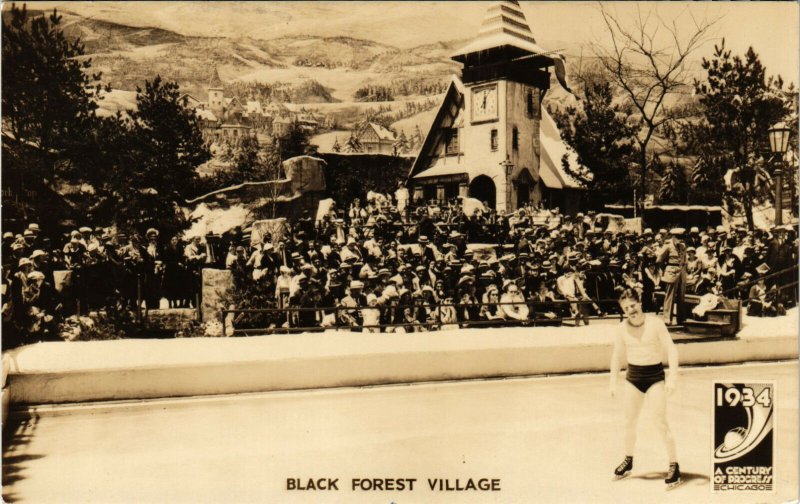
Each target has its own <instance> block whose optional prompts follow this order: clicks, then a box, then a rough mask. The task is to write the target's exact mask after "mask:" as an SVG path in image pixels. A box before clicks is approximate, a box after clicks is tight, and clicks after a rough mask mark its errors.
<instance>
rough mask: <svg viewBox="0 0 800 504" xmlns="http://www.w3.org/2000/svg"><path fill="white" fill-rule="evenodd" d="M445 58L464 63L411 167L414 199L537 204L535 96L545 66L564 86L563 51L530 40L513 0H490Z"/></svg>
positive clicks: (542, 187)
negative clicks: (477, 23)
mask: <svg viewBox="0 0 800 504" xmlns="http://www.w3.org/2000/svg"><path fill="white" fill-rule="evenodd" d="M452 59H453V60H455V61H458V62H459V63H462V64H463V69H462V72H461V76H460V78H458V77H454V78H453V82H452V83H451V86H450V89H448V92H447V95H446V96H445V103H443V104H442V107H441V108H440V110H439V113H438V114H437V117H436V119H435V120H434V124H433V126H432V128H431V131H430V132H429V134H428V137H426V140H425V143H424V144H423V149H422V151H421V152H420V155H419V157H418V158H417V161H416V162H415V164H414V166H413V167H412V172H411V177H410V180H409V182H410V185H411V186H413V189H414V192H413V193H412V194H413V196H414V199H415V200H424V201H428V200H431V199H435V200H442V199H448V198H451V197H453V196H465V197H472V198H477V199H479V200H481V201H484V202H486V203H488V204H489V206H491V207H493V208H495V209H496V210H497V211H498V212H499V211H501V210H502V211H505V212H510V211H513V210H515V209H517V208H519V207H522V206H526V205H527V204H528V203H533V204H535V205H537V206H538V205H539V203H540V202H541V201H542V198H543V195H544V192H545V191H546V190H547V186H548V185H550V184H547V182H548V180H549V179H550V177H547V175H546V174H541V173H540V167H541V163H540V159H541V157H542V152H541V142H540V134H541V132H540V127H541V121H542V112H543V111H542V106H541V103H542V98H543V97H544V95H545V93H546V92H547V90H548V89H549V87H550V70H549V69H550V67H556V76H557V77H558V78H559V81H560V82H562V85H563V86H564V87H566V85H565V84H564V82H563V70H564V66H563V65H564V61H563V58H562V57H561V56H560V55H559V54H557V53H555V52H553V51H549V52H548V51H546V50H544V49H543V48H541V47H540V46H539V45H537V43H536V40H535V39H534V37H533V33H532V32H531V29H530V27H529V26H528V23H527V20H526V18H525V14H524V13H523V12H522V9H521V8H520V6H519V3H518V2H517V1H509V0H505V1H498V2H494V3H492V4H490V6H489V8H488V10H487V13H486V16H485V18H484V20H483V23H482V24H481V27H480V29H479V31H478V34H477V36H476V37H475V39H474V40H473V41H472V42H470V43H469V44H468V45H467V46H466V47H464V48H462V49H460V50H459V51H457V52H456V53H455V54H454V55H453V56H452ZM545 114H546V112H545ZM559 141H560V139H559ZM557 162H558V163H560V159H559V160H558V161H557ZM543 175H545V176H544V178H545V181H544V183H543V182H542V179H543ZM558 189H562V187H559V188H558Z"/></svg>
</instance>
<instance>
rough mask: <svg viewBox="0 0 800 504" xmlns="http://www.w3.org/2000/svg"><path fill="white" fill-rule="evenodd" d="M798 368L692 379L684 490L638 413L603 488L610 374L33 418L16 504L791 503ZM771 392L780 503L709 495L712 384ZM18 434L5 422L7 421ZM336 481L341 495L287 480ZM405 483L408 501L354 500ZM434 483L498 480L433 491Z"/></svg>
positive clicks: (614, 419)
mask: <svg viewBox="0 0 800 504" xmlns="http://www.w3.org/2000/svg"><path fill="white" fill-rule="evenodd" d="M797 372H798V366H797V362H796V361H794V362H786V363H774V364H745V365H736V366H725V367H708V368H690V369H685V370H683V372H682V375H681V377H680V381H679V387H678V389H677V391H676V392H675V393H674V395H673V396H671V397H670V399H669V412H668V416H669V421H670V423H671V426H672V431H673V433H674V436H675V438H676V441H677V446H678V456H679V460H680V462H681V469H682V472H683V474H684V480H685V483H684V485H683V486H681V487H679V488H677V489H675V490H673V491H672V492H665V490H664V483H663V478H664V474H665V472H666V469H667V459H666V455H665V452H664V449H663V447H662V445H661V443H660V441H659V440H658V438H657V437H655V436H656V432H655V431H654V429H653V425H652V421H651V418H652V417H651V416H650V415H651V413H650V409H649V408H648V407H647V405H645V410H644V411H643V413H642V417H641V422H640V430H639V443H638V444H637V448H636V451H635V452H634V455H635V464H634V470H633V473H632V475H631V476H630V477H629V478H628V479H626V480H623V481H618V482H612V481H611V473H612V471H613V468H614V467H616V465H617V464H618V463H619V462H620V460H621V459H622V456H623V451H622V431H621V429H620V425H621V422H622V410H621V407H622V405H621V400H620V399H611V398H609V395H608V392H607V387H608V375H607V374H605V373H603V374H594V375H576V376H564V377H552V378H520V379H507V380H475V381H466V382H451V383H435V384H418V385H403V386H385V387H374V388H344V389H332V390H318V391H299V392H277V393H269V394H251V395H237V396H219V397H211V398H200V399H184V400H159V401H143V402H130V403H121V404H115V405H102V406H97V405H94V406H93V405H83V406H81V405H78V406H68V407H60V408H59V407H56V408H40V409H39V411H38V412H37V414H36V415H35V419H33V420H30V421H28V422H26V423H23V424H21V425H18V426H16V432H14V431H10V432H11V434H9V435H11V436H13V437H11V438H10V439H9V438H7V442H8V443H9V445H8V446H9V447H8V448H7V449H5V450H4V453H3V464H4V468H3V469H4V484H5V486H4V488H3V497H4V498H5V500H6V501H9V502H11V501H19V502H81V503H89V502H100V503H108V502H122V503H127V502H131V503H133V502H135V503H149V502H169V503H180V502H191V503H202V502H236V503H246V502H259V503H260V502H289V503H291V502H303V503H305V502H348V503H349V502H379V503H389V502H395V503H398V504H399V503H405V502H426V503H428V502H458V503H460V502H521V503H522V502H548V503H549V502H576V503H584V502H597V503H602V502H613V503H617V502H648V503H651V502H652V503H655V502H675V503H683V502H703V503H713V502H725V503H745V502H787V501H789V500H793V499H796V498H797V495H798V493H797V492H798V490H797V488H798V472H797V469H798V463H797V462H798V431H797V422H798V415H797V393H798V383H797V376H798V375H797ZM715 379H725V380H739V381H747V380H765V379H767V380H775V381H776V382H777V387H776V394H777V395H776V403H775V404H776V422H775V425H776V429H777V434H776V439H777V440H778V441H777V442H776V443H775V445H774V446H775V448H774V463H775V470H774V474H775V478H776V479H775V484H776V492H775V493H774V494H760V495H753V494H750V495H747V494H733V495H727V494H726V495H719V494H713V493H711V489H710V481H709V478H710V476H711V456H712V453H713V447H712V444H713V442H712V437H711V429H712V423H711V421H712V420H711V414H712V404H711V399H712V395H713V394H712V393H711V390H712V389H711V387H712V381H713V380H715ZM12 426H13V424H12ZM290 478H300V479H301V480H302V481H303V483H304V485H306V484H307V481H308V479H309V478H314V479H317V478H338V488H339V490H338V491H317V492H314V491H297V490H294V491H289V490H287V479H290ZM353 478H362V479H363V478H414V479H416V483H415V486H414V491H413V492H409V491H407V490H406V491H370V492H366V491H353V490H352V479H353ZM428 478H431V479H433V478H449V479H450V481H451V484H454V481H455V479H456V478H458V479H460V481H461V484H462V486H463V485H464V484H465V482H466V480H467V478H473V479H474V480H475V481H477V479H478V478H494V479H499V480H500V481H499V484H498V485H499V488H500V490H499V491H495V492H490V491H489V492H477V491H468V492H457V491H449V492H448V491H441V492H440V491H431V490H430V488H429V484H428V482H427V479H428Z"/></svg>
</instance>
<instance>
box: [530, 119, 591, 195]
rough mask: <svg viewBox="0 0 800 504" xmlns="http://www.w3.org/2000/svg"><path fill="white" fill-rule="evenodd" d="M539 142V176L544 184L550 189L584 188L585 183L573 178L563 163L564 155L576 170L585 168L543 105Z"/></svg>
mask: <svg viewBox="0 0 800 504" xmlns="http://www.w3.org/2000/svg"><path fill="white" fill-rule="evenodd" d="M539 144H540V146H541V159H540V162H539V176H540V177H541V179H542V182H544V185H545V186H547V187H548V188H550V189H583V188H584V187H583V185H582V184H581V183H580V182H579V181H577V180H575V179H574V178H572V177H571V176H570V175H569V174H568V173H567V172H566V171H565V170H564V167H563V165H562V164H561V160H562V159H563V158H564V155H565V154H566V155H567V162H568V163H569V165H570V167H571V168H572V169H573V170H575V171H582V170H584V168H583V167H581V165H580V163H578V155H577V154H576V153H575V151H573V150H570V149H568V148H567V145H566V144H565V143H564V141H563V140H562V139H561V133H559V131H558V127H557V126H556V122H555V121H554V120H553V118H552V117H550V114H548V113H547V110H546V109H545V108H544V107H542V121H541V124H540V127H539Z"/></svg>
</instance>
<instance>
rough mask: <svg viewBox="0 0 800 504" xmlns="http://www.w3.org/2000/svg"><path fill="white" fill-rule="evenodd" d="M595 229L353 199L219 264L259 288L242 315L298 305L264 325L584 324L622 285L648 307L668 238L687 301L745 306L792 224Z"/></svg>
mask: <svg viewBox="0 0 800 504" xmlns="http://www.w3.org/2000/svg"><path fill="white" fill-rule="evenodd" d="M594 224H595V215H594V214H591V213H587V214H582V213H579V214H577V215H576V216H574V217H566V216H564V215H561V214H560V213H559V212H558V210H557V209H555V210H545V211H536V210H533V209H531V208H523V209H520V210H518V211H516V212H514V213H512V214H510V215H506V214H504V213H503V212H502V211H501V212H497V213H495V212H493V211H485V210H484V211H472V210H471V211H466V212H465V209H464V208H463V207H462V204H461V202H460V201H459V200H454V201H452V202H451V203H449V204H446V205H437V204H430V205H427V206H424V207H420V208H417V209H416V210H415V211H414V212H411V213H410V214H408V213H406V214H405V215H404V214H403V212H400V211H398V209H397V208H396V207H395V206H393V205H392V204H391V202H389V201H381V200H380V199H375V200H371V201H368V202H367V204H366V205H363V206H362V205H361V204H360V202H359V201H356V202H354V204H353V205H351V206H350V207H349V208H347V209H342V210H340V211H337V210H336V209H332V210H331V211H330V212H329V213H327V214H326V215H322V216H320V218H319V219H318V220H317V221H314V220H312V219H311V217H310V216H305V217H304V218H303V219H300V220H299V221H298V222H297V223H296V224H295V225H294V226H293V228H292V229H291V230H290V231H288V232H287V233H286V234H285V235H284V236H282V237H280V238H278V237H267V239H265V240H263V241H262V242H261V243H259V244H255V245H252V246H250V247H248V246H246V245H244V244H240V245H234V244H231V245H230V252H229V255H228V259H227V267H228V268H230V269H232V270H234V272H235V276H236V277H237V278H238V279H239V282H240V284H241V283H248V282H249V283H258V284H259V285H260V286H261V287H262V288H263V289H265V290H266V291H267V292H269V293H271V294H272V296H271V299H270V301H269V305H270V306H249V307H248V308H275V309H278V310H280V309H284V308H302V310H300V311H297V312H295V313H291V314H287V313H285V312H281V311H276V312H274V313H275V314H276V316H275V317H274V318H273V319H272V320H271V321H269V325H270V326H274V327H276V328H277V327H301V328H308V327H326V326H334V325H335V326H342V325H344V326H348V325H349V326H376V327H369V328H368V329H367V330H369V331H381V330H383V331H396V330H404V331H424V330H429V329H433V328H436V327H439V326H448V325H456V324H457V325H461V326H466V325H470V326H480V325H489V326H494V325H507V324H530V323H536V324H548V323H550V324H557V323H560V322H561V320H563V319H564V318H571V319H572V320H574V321H575V323H576V324H581V323H584V324H588V323H589V320H590V317H591V316H602V315H605V314H609V313H618V307H617V304H616V302H615V299H616V292H617V291H618V290H619V289H622V288H627V287H632V288H636V289H638V290H640V291H641V292H642V294H643V299H644V303H645V308H646V309H647V310H649V311H654V312H655V311H658V310H659V308H660V301H659V298H658V297H657V296H656V295H655V293H656V292H657V291H659V290H662V287H663V286H662V282H661V275H662V273H663V270H664V267H665V266H666V262H667V259H668V257H667V255H666V254H665V252H664V250H665V248H666V247H665V244H666V241H667V239H668V238H669V236H670V235H671V234H674V235H677V238H678V242H679V243H681V250H682V252H683V253H684V254H685V263H686V266H685V269H686V293H687V294H689V295H694V296H697V297H702V296H703V295H706V294H714V295H717V296H720V297H727V298H732V299H742V300H743V301H745V303H747V302H748V300H749V298H750V295H751V294H753V293H754V292H753V290H752V289H751V288H750V284H751V283H753V280H755V279H756V278H757V277H760V276H763V275H765V274H768V273H769V272H771V271H779V270H783V269H786V268H790V267H792V266H793V265H796V264H797V262H796V261H797V241H796V240H797V236H796V234H795V232H794V230H793V229H776V230H774V231H773V232H768V231H759V230H756V231H753V232H751V231H748V230H747V229H746V228H744V227H740V228H735V229H731V230H729V231H727V230H725V229H724V228H722V227H721V226H718V227H709V228H706V229H703V230H700V229H699V228H697V227H690V228H689V229H679V228H675V229H670V230H667V229H659V230H656V231H654V230H651V229H645V230H643V232H642V233H637V232H634V231H621V232H615V231H612V230H608V229H598V228H597V227H596V226H595V225H594ZM768 265H769V266H768ZM795 273H796V272H788V273H787V274H784V275H782V276H779V277H773V278H770V279H769V280H767V281H766V282H765V283H764V285H765V289H766V290H765V293H764V296H766V298H771V299H772V301H771V303H773V304H772V306H778V305H786V304H789V305H791V304H794V302H795V301H796V300H795V299H794V298H795V297H796V296H795V295H794V291H795V290H796V285H795V286H794V287H793V288H790V289H785V290H784V291H782V293H778V291H777V290H775V287H776V286H777V284H778V283H780V282H783V283H782V285H783V284H787V283H791V281H792V279H793V277H794V276H795ZM765 300H766V301H767V302H768V303H770V301H769V300H768V299H765ZM753 305H755V303H753ZM332 307H337V309H332ZM752 313H754V314H767V312H759V311H753V312H752ZM772 313H774V312H769V314H772ZM377 326H389V327H383V328H379V327H377Z"/></svg>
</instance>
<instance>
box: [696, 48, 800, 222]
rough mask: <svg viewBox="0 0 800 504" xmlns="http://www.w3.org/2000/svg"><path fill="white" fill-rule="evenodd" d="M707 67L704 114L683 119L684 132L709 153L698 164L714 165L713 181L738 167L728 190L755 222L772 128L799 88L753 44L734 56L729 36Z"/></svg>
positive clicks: (701, 152) (699, 85)
mask: <svg viewBox="0 0 800 504" xmlns="http://www.w3.org/2000/svg"><path fill="white" fill-rule="evenodd" d="M702 67H703V69H704V70H705V71H706V78H705V79H704V80H702V81H695V83H694V88H695V93H696V94H697V95H698V96H699V98H700V99H699V101H700V104H701V106H702V120H701V121H699V122H691V123H685V124H683V127H682V130H681V133H682V137H683V139H684V141H685V142H686V144H687V148H688V150H689V151H690V153H694V154H695V155H697V156H699V157H701V158H702V159H703V163H701V164H700V166H698V167H697V169H704V170H706V171H708V173H707V175H706V177H707V178H708V179H709V180H710V181H714V180H717V181H721V180H722V177H721V176H722V175H724V174H725V173H726V172H727V171H729V170H733V175H734V177H733V178H734V179H735V180H734V182H735V183H734V184H732V188H731V191H730V192H728V193H727V194H725V196H726V199H727V200H728V201H734V202H736V204H737V205H738V206H740V207H741V208H740V209H741V210H742V211H743V212H744V215H745V218H746V220H747V223H748V226H749V227H751V228H752V227H753V205H754V204H757V203H759V201H760V200H762V199H763V195H766V193H767V191H766V190H765V189H766V187H765V186H764V184H761V183H760V182H761V181H764V180H767V179H768V177H767V178H766V179H765V177H764V176H759V172H763V168H762V166H763V164H764V159H763V156H764V155H765V154H766V153H767V152H768V143H767V142H768V139H767V130H768V129H769V127H770V126H771V125H773V124H775V123H776V122H779V121H781V120H784V119H785V118H787V116H789V115H790V114H791V112H792V107H793V104H794V98H793V94H794V93H791V94H790V93H788V92H787V91H786V90H784V89H783V80H782V79H781V78H780V77H777V78H773V77H767V75H766V68H765V67H764V66H763V64H762V63H761V60H760V58H759V57H758V55H757V54H756V53H755V51H754V50H753V48H752V47H751V48H749V49H748V50H747V52H746V53H745V55H744V57H741V56H738V55H737V56H731V51H729V50H726V49H725V40H724V39H723V41H722V43H721V44H720V45H717V46H715V47H714V54H713V56H712V58H711V59H705V58H704V59H703V61H702ZM710 187H716V188H717V191H716V196H717V198H718V199H721V198H722V195H723V194H722V193H723V191H724V190H725V189H724V186H723V184H721V183H717V184H716V186H714V185H713V184H712V185H711V186H710ZM734 210H735V209H734Z"/></svg>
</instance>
